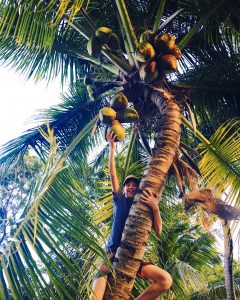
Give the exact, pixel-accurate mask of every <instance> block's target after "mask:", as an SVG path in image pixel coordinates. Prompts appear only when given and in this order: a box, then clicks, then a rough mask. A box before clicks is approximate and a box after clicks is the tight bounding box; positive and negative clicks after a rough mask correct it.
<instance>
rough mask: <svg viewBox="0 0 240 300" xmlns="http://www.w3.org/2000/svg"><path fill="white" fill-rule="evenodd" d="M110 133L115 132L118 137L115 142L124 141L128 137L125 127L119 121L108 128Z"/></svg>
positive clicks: (115, 121)
mask: <svg viewBox="0 0 240 300" xmlns="http://www.w3.org/2000/svg"><path fill="white" fill-rule="evenodd" d="M109 132H114V134H115V135H116V137H115V139H114V141H115V142H121V141H123V140H124V138H125V135H126V131H125V129H124V127H123V126H122V125H121V123H120V122H119V121H118V120H114V121H113V122H112V126H109V127H108V128H107V133H109Z"/></svg>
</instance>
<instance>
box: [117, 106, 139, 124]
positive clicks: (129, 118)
mask: <svg viewBox="0 0 240 300" xmlns="http://www.w3.org/2000/svg"><path fill="white" fill-rule="evenodd" d="M116 119H117V120H118V121H119V122H121V123H133V122H136V121H137V120H138V119H139V115H138V113H137V111H136V109H134V108H132V107H127V108H125V109H122V110H120V111H118V112H117V117H116Z"/></svg>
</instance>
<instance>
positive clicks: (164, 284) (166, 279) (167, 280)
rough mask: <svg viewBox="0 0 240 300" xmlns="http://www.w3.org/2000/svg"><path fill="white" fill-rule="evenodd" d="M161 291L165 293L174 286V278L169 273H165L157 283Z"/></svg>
mask: <svg viewBox="0 0 240 300" xmlns="http://www.w3.org/2000/svg"><path fill="white" fill-rule="evenodd" d="M157 282H158V284H159V286H160V287H161V289H163V290H164V291H167V290H169V289H170V287H171V286H172V283H173V281H172V276H171V275H170V274H169V273H168V272H166V271H165V272H164V276H161V277H160V278H159V280H158V281H157Z"/></svg>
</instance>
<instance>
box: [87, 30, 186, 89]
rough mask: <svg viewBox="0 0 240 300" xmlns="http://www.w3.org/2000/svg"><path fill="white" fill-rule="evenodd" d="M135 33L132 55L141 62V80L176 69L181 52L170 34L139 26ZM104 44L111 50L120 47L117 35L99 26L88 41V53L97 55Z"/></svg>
mask: <svg viewBox="0 0 240 300" xmlns="http://www.w3.org/2000/svg"><path fill="white" fill-rule="evenodd" d="M136 35H137V38H138V45H137V50H136V53H135V54H134V55H135V58H136V60H138V61H139V62H141V63H143V64H142V65H141V66H140V68H139V75H140V78H141V80H143V81H145V82H147V83H148V82H151V81H153V80H155V79H156V78H157V77H158V75H159V74H169V73H172V72H175V71H176V70H177V68H178V59H180V58H181V56H182V53H181V50H180V49H179V48H178V46H177V45H176V43H175V37H174V36H173V35H172V34H170V33H164V34H162V35H161V36H159V35H157V34H155V33H154V32H152V31H150V30H145V29H143V28H140V29H139V30H138V32H136ZM104 46H105V47H106V48H107V49H109V50H111V51H119V49H120V43H119V39H118V36H117V35H116V34H115V33H113V31H112V29H110V28H107V27H100V28H98V29H97V30H96V32H95V33H94V35H93V36H92V37H91V38H90V39H89V41H88V44H87V50H88V53H89V55H99V54H100V53H101V50H102V49H103V47H104Z"/></svg>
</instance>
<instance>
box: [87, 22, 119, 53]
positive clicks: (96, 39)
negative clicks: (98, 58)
mask: <svg viewBox="0 0 240 300" xmlns="http://www.w3.org/2000/svg"><path fill="white" fill-rule="evenodd" d="M103 46H105V47H107V49H109V50H111V51H118V50H119V49H120V43H119V39H118V36H117V35H116V34H115V33H113V31H112V29H110V28H107V27H100V28H98V29H97V30H96V31H95V34H94V35H93V36H91V37H90V39H89V40H88V43H87V51H88V54H89V55H99V54H100V53H101V50H102V48H103Z"/></svg>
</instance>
